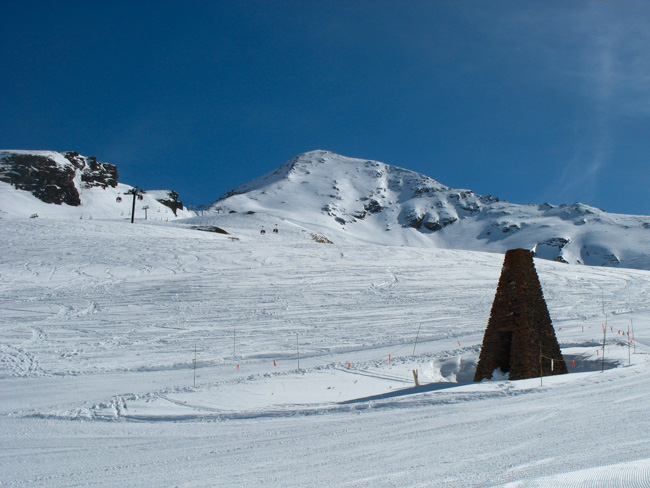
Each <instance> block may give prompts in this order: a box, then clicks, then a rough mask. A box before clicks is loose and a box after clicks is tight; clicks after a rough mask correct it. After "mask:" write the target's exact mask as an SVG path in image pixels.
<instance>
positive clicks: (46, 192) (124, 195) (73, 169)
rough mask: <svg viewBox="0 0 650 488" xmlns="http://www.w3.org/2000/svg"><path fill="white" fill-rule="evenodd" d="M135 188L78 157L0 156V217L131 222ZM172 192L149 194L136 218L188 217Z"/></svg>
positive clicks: (112, 169)
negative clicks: (119, 220) (118, 219)
mask: <svg viewBox="0 0 650 488" xmlns="http://www.w3.org/2000/svg"><path fill="white" fill-rule="evenodd" d="M132 189H133V187H131V186H129V185H125V184H122V183H119V182H118V171H117V167H116V166H115V165H112V164H108V163H101V162H98V161H97V159H96V158H95V157H92V156H91V157H86V156H82V155H80V154H79V153H77V152H73V151H67V152H55V151H18V150H14V151H0V216H1V215H8V216H15V217H31V216H40V217H49V218H73V217H76V218H100V219H117V218H130V216H131V210H132V204H133V197H132V194H128V192H129V191H131V190H132ZM145 207H146V208H145ZM193 215H194V212H191V211H189V210H187V209H185V208H184V207H183V204H182V203H181V202H180V201H178V194H177V193H176V192H174V191H170V190H152V191H147V192H145V193H144V194H143V195H142V199H141V201H138V202H137V205H136V218H147V219H153V220H173V219H179V218H188V217H192V216H193Z"/></svg>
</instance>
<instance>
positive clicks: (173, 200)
mask: <svg viewBox="0 0 650 488" xmlns="http://www.w3.org/2000/svg"><path fill="white" fill-rule="evenodd" d="M167 195H168V197H167V198H160V199H156V200H158V201H159V202H160V203H162V204H163V205H164V206H166V207H169V208H171V209H172V212H174V216H176V211H177V210H183V202H180V201H179V200H178V193H176V192H175V191H172V190H169V191H168V192H167Z"/></svg>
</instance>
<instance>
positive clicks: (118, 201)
mask: <svg viewBox="0 0 650 488" xmlns="http://www.w3.org/2000/svg"><path fill="white" fill-rule="evenodd" d="M115 201H116V202H117V203H120V202H121V201H122V197H121V196H119V195H118V196H117V198H116V199H115Z"/></svg>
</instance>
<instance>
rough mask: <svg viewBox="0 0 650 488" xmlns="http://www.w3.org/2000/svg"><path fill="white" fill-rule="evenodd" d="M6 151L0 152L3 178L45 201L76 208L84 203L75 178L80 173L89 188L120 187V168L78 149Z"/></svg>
mask: <svg viewBox="0 0 650 488" xmlns="http://www.w3.org/2000/svg"><path fill="white" fill-rule="evenodd" d="M56 154H58V153H40V154H39V153H27V152H25V153H22V152H15V153H13V152H5V153H2V154H0V181H4V182H6V183H10V184H11V185H13V186H14V187H15V188H17V189H19V190H24V191H28V192H30V193H32V194H33V195H34V196H35V197H36V198H38V199H39V200H41V201H43V202H45V203H53V204H56V205H61V204H63V203H65V204H67V205H71V206H73V207H76V206H79V205H81V197H80V195H79V190H78V188H77V186H76V184H75V179H76V178H77V176H79V178H80V180H81V182H82V184H83V185H84V186H85V187H86V188H90V187H93V186H100V187H102V188H106V187H108V186H110V187H113V188H114V187H116V186H117V167H116V166H114V165H112V164H108V163H100V162H98V161H97V159H96V158H95V157H90V158H86V157H84V156H81V155H79V153H76V152H66V153H61V154H62V156H63V157H64V158H65V159H64V162H62V161H61V160H59V161H57V159H56V158H55V156H54V155H56Z"/></svg>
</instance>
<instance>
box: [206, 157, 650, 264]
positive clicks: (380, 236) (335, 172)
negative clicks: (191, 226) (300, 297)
mask: <svg viewBox="0 0 650 488" xmlns="http://www.w3.org/2000/svg"><path fill="white" fill-rule="evenodd" d="M211 210H212V211H213V212H215V213H217V212H231V211H236V212H240V213H247V212H259V213H264V214H269V215H274V216H277V217H281V218H283V219H287V220H290V221H293V222H296V223H299V224H300V225H304V226H306V227H312V228H315V229H326V230H327V231H328V232H330V233H334V234H333V236H335V235H337V234H338V235H339V236H344V237H343V238H344V239H347V238H354V239H357V240H362V241H365V242H372V243H376V244H383V245H404V246H413V247H433V248H445V249H466V250H475V251H487V252H496V253H504V252H505V251H506V250H508V249H513V248H517V247H523V248H527V249H530V250H532V251H534V252H535V253H536V255H537V256H538V257H541V258H543V259H550V260H555V261H561V262H565V263H574V264H587V265H595V266H619V267H629V268H639V269H650V252H649V251H648V249H650V217H647V216H633V215H620V214H608V213H607V212H604V211H602V210H600V209H597V208H594V207H590V206H588V205H584V204H580V203H576V204H572V205H551V204H548V203H545V204H540V205H518V204H513V203H509V202H503V201H499V199H498V198H495V197H492V196H490V195H488V196H481V195H477V194H475V193H474V192H472V191H470V190H458V189H452V188H449V187H447V186H445V185H443V184H441V183H439V182H437V181H435V180H433V179H432V178H429V177H427V176H424V175H421V174H419V173H415V172H412V171H409V170H406V169H403V168H399V167H396V166H391V165H388V164H385V163H381V162H378V161H369V160H363V159H354V158H348V157H345V156H341V155H338V154H335V153H331V152H328V151H321V150H319V151H312V152H308V153H304V154H301V155H299V156H296V157H295V158H292V159H291V160H289V161H287V162H286V163H284V164H283V165H282V166H280V167H279V168H278V169H277V170H275V171H273V172H272V173H269V174H267V175H264V176H262V177H260V178H257V179H255V180H253V181H251V182H249V183H247V184H245V185H242V186H240V187H238V188H236V189H234V190H232V191H231V192H229V193H227V194H226V195H224V196H223V197H221V198H220V199H219V200H217V201H216V202H214V203H213V204H212V206H211Z"/></svg>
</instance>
